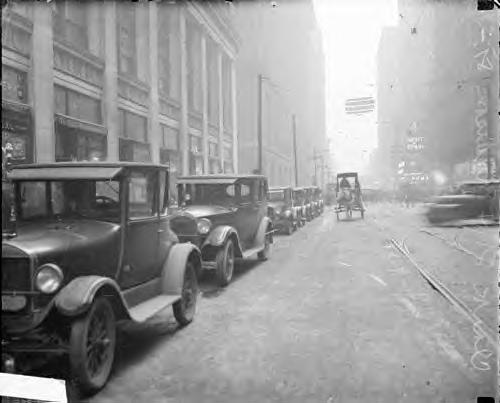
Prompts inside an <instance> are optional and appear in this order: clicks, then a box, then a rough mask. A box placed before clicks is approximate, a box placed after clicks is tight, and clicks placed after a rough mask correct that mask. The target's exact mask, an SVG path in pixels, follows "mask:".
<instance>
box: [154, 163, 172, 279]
mask: <svg viewBox="0 0 500 403" xmlns="http://www.w3.org/2000/svg"><path fill="white" fill-rule="evenodd" d="M158 178H159V202H158V205H159V206H160V209H159V212H158V213H159V223H158V249H157V250H158V252H157V253H158V265H157V267H158V270H159V272H158V275H160V271H161V269H162V268H163V263H164V262H165V260H166V258H167V256H168V253H169V251H170V248H171V247H172V245H173V244H174V243H175V242H177V237H176V236H175V234H174V232H173V231H172V230H171V229H170V225H169V207H170V202H169V201H170V198H171V197H170V194H169V193H170V186H169V185H170V183H169V175H168V172H167V171H166V170H160V172H159V174H158Z"/></svg>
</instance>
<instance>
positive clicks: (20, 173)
mask: <svg viewBox="0 0 500 403" xmlns="http://www.w3.org/2000/svg"><path fill="white" fill-rule="evenodd" d="M122 169H123V167H95V166H89V167H82V166H77V167H68V166H61V167H40V168H32V167H29V168H18V169H16V168H14V169H12V171H11V172H10V173H9V178H10V179H13V180H73V179H74V180H76V179H90V180H106V179H112V178H114V177H115V176H116V175H118V173H120V171H121V170H122Z"/></svg>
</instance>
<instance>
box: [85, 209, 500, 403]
mask: <svg viewBox="0 0 500 403" xmlns="http://www.w3.org/2000/svg"><path fill="white" fill-rule="evenodd" d="M367 208H368V210H367V212H366V218H365V220H361V219H360V218H359V217H358V215H357V214H356V213H354V217H353V219H352V220H348V221H344V220H342V221H340V222H337V221H336V217H335V214H334V213H333V212H332V211H331V210H330V211H329V210H326V211H325V213H324V214H323V216H322V217H320V218H317V219H315V220H314V221H312V222H311V223H309V224H307V225H306V227H304V228H302V229H300V230H299V231H298V232H296V233H294V234H293V235H292V236H290V237H287V236H278V237H276V238H275V244H274V249H273V253H272V256H271V259H270V260H269V261H267V262H263V263H260V262H256V261H251V262H243V263H240V264H239V270H238V271H237V273H236V278H235V279H234V280H233V282H232V283H231V284H230V285H229V286H228V287H227V288H226V289H222V290H221V289H218V288H217V287H216V285H215V281H214V280H213V279H211V278H210V277H208V279H205V280H204V281H203V282H202V284H201V288H202V295H201V298H200V299H199V303H198V311H197V316H196V318H195V320H194V322H193V323H192V324H191V325H189V326H187V327H186V328H183V329H178V328H177V326H176V324H175V321H174V319H173V317H172V314H171V312H170V310H169V311H166V312H165V313H162V314H161V315H158V316H157V317H155V318H154V319H153V320H151V321H150V322H149V323H147V324H145V325H140V326H139V325H128V326H126V327H125V328H124V329H123V332H122V333H121V336H120V338H119V343H120V344H119V347H118V350H117V358H116V361H115V370H114V372H113V373H112V375H111V378H110V381H109V383H108V385H107V386H106V387H105V388H104V389H103V390H102V391H101V392H100V393H99V394H97V395H96V396H94V397H93V398H91V399H89V400H88V401H89V402H103V403H108V402H121V403H125V402H181V403H188V402H197V403H198V402H206V403H209V402H217V403H224V402H228V403H235V402H245V403H253V402H255V403H261V402H298V403H306V402H315V403H316V402H325V403H334V402H373V403H375V402H381V403H388V402H419V403H420V402H439V403H444V402H450V403H460V402H464V403H465V402H471V403H472V402H476V398H477V397H478V396H494V395H495V387H496V385H497V368H496V352H495V351H494V348H493V347H492V346H491V345H490V344H488V343H487V342H486V341H485V340H484V339H479V338H480V336H478V335H477V334H476V332H475V331H474V328H473V323H472V322H471V321H470V320H468V319H467V318H466V317H465V316H464V315H463V314H461V313H460V312H459V311H458V310H457V309H456V308H455V307H454V306H453V305H451V304H450V303H449V302H448V301H447V300H446V299H445V298H443V297H442V296H441V295H440V294H439V293H438V292H437V291H436V290H434V289H433V288H432V287H431V286H430V285H429V283H427V282H426V281H425V280H424V279H423V277H422V276H421V275H420V274H419V273H418V271H417V270H416V269H415V267H414V266H412V264H410V263H409V262H408V260H407V259H406V258H405V257H404V256H402V255H401V254H400V253H399V252H398V251H397V250H395V249H394V247H393V246H392V245H391V243H390V239H391V238H394V239H396V240H398V241H400V242H403V241H404V244H405V245H406V247H407V249H408V250H409V251H410V252H411V254H412V256H414V258H415V260H416V261H418V263H419V264H420V265H422V267H425V268H426V269H428V270H429V271H430V272H432V273H433V275H435V276H437V277H438V278H439V279H440V280H441V281H442V282H443V283H444V284H446V285H447V286H448V287H449V288H450V290H452V291H453V292H454V293H456V295H457V296H458V297H459V298H460V299H461V300H463V302H464V303H465V304H467V305H468V306H469V307H470V309H471V310H475V311H476V313H477V315H478V316H479V317H481V318H482V319H483V320H484V321H485V322H487V324H488V325H489V326H490V327H491V328H492V329H497V327H496V323H497V322H496V321H497V319H496V312H497V311H496V308H497V305H498V294H497V291H496V290H497V288H496V284H497V273H496V264H497V261H496V260H495V256H496V247H497V246H498V228H495V227H484V226H482V227H480V226H476V227H467V228H457V227H453V228H436V227H427V226H426V224H425V223H424V221H423V219H422V217H421V216H420V214H419V208H418V207H415V208H410V209H405V208H402V207H400V206H396V205H389V204H377V205H368V206H367ZM425 231H427V232H430V233H431V234H429V233H427V232H425ZM455 241H456V242H455ZM464 250H465V251H464ZM481 300H484V301H483V302H482V301H481ZM478 350H479V352H478Z"/></svg>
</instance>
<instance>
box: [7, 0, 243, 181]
mask: <svg viewBox="0 0 500 403" xmlns="http://www.w3.org/2000/svg"><path fill="white" fill-rule="evenodd" d="M172 3H175V2H146V1H140V2H135V3H133V2H89V3H83V2H76V1H74V2H65V1H53V2H50V3H48V2H15V1H14V2H9V3H8V5H7V6H6V7H4V9H3V10H2V144H5V142H7V141H8V142H10V143H11V144H12V145H13V146H14V153H13V157H14V162H16V163H26V162H33V161H36V162H50V161H69V160H109V161H117V160H121V161H152V162H155V163H158V162H161V163H165V164H169V165H170V167H171V171H172V174H173V176H174V177H175V176H176V175H177V174H179V173H182V174H195V173H196V174H199V173H215V172H221V171H224V172H234V171H237V169H238V159H237V158H238V153H237V133H238V130H237V121H238V120H237V117H236V114H237V111H236V80H235V77H236V74H235V58H236V55H237V46H238V43H237V34H236V32H235V30H234V27H233V25H232V23H231V6H230V5H229V4H227V3H226V2H224V1H217V2H215V1H214V2H210V3H206V2H203V3H202V2H182V4H180V5H175V4H172Z"/></svg>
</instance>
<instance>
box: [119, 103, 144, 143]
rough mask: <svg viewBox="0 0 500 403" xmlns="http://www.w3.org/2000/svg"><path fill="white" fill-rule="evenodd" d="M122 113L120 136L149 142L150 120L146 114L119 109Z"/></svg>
mask: <svg viewBox="0 0 500 403" xmlns="http://www.w3.org/2000/svg"><path fill="white" fill-rule="evenodd" d="M119 114H120V137H123V138H125V139H129V140H134V141H138V142H143V143H147V141H148V133H147V131H148V130H147V127H148V120H147V118H146V117H144V116H140V115H137V114H135V113H132V112H128V111H125V110H123V109H120V110H119Z"/></svg>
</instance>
